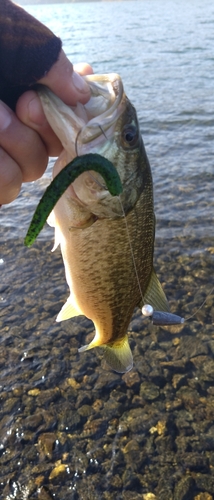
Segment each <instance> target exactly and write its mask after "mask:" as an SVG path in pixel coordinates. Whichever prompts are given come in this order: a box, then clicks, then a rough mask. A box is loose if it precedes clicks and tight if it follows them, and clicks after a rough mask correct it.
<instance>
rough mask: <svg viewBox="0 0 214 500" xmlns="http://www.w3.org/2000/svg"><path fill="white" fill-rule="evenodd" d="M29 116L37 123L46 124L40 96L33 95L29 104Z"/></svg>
mask: <svg viewBox="0 0 214 500" xmlns="http://www.w3.org/2000/svg"><path fill="white" fill-rule="evenodd" d="M28 118H29V120H30V121H31V122H32V123H34V124H36V125H43V124H44V113H43V111H42V105H41V103H40V100H39V99H38V97H33V99H31V101H30V102H29V104H28Z"/></svg>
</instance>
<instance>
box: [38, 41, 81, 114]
mask: <svg viewBox="0 0 214 500" xmlns="http://www.w3.org/2000/svg"><path fill="white" fill-rule="evenodd" d="M38 83H42V84H43V85H47V87H49V88H50V89H51V90H52V91H53V92H54V93H55V94H56V95H57V96H58V97H60V99H62V100H63V102H65V103H66V104H68V105H70V106H75V105H76V103H77V102H78V101H79V102H81V103H82V104H85V103H86V102H88V100H89V99H90V89H89V86H88V84H87V83H86V81H85V80H84V79H83V78H82V77H81V76H80V75H79V74H78V73H76V72H75V71H74V69H73V64H72V63H71V62H70V61H69V59H68V58H67V57H66V55H65V53H64V52H63V50H61V52H60V55H59V59H58V60H57V61H56V63H55V64H54V65H53V66H52V68H51V69H50V71H48V73H47V74H46V75H45V76H44V77H43V78H41V79H40V80H39V82H38Z"/></svg>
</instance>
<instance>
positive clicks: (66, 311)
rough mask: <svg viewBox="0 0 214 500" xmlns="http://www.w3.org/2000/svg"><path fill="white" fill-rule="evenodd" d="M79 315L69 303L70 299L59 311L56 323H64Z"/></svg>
mask: <svg viewBox="0 0 214 500" xmlns="http://www.w3.org/2000/svg"><path fill="white" fill-rule="evenodd" d="M80 315H81V313H80V312H79V311H78V310H77V309H76V307H74V306H73V305H72V303H71V299H70V297H68V300H67V301H66V302H65V304H64V305H63V306H62V309H61V311H60V312H59V314H58V316H57V318H56V321H57V322H59V321H65V320H66V319H70V318H74V317H75V316H80Z"/></svg>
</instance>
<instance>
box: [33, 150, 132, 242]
mask: <svg viewBox="0 0 214 500" xmlns="http://www.w3.org/2000/svg"><path fill="white" fill-rule="evenodd" d="M87 170H94V171H95V172H98V173H99V174H100V175H102V177H103V178H104V181H105V183H106V186H107V188H108V190H109V192H110V194H111V195H112V196H119V195H120V194H121V193H122V191H123V187H122V184H121V180H120V177H119V175H118V173H117V170H116V168H115V167H114V165H113V164H112V163H111V162H110V161H109V160H107V159H106V158H104V157H103V156H101V155H99V154H97V153H89V154H85V155H82V156H77V157H76V158H74V160H72V161H71V162H70V163H68V165H66V166H65V167H64V168H63V169H62V170H61V171H60V172H59V174H58V175H57V176H56V177H55V178H54V179H53V181H52V182H51V184H50V185H49V186H48V188H47V189H46V191H45V192H44V194H43V196H42V198H41V200H40V202H39V204H38V205H37V208H36V210H35V213H34V215H33V218H32V220H31V223H30V226H29V228H28V231H27V234H26V236H25V239H24V244H25V245H26V246H27V247H30V246H31V245H32V244H33V243H34V241H35V239H36V238H37V236H38V234H39V233H40V231H41V230H42V228H43V227H44V225H45V222H46V219H47V217H48V216H49V214H50V213H51V211H52V210H53V208H54V206H55V205H56V203H57V201H58V200H59V199H60V197H61V196H62V195H63V193H64V192H65V191H66V189H67V188H68V187H69V186H70V184H72V182H74V181H75V179H76V178H77V177H78V176H79V175H80V174H82V173H83V172H86V171H87Z"/></svg>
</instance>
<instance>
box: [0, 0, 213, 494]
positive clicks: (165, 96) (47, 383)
mask: <svg viewBox="0 0 214 500" xmlns="http://www.w3.org/2000/svg"><path fill="white" fill-rule="evenodd" d="M27 10H29V11H30V12H31V13H32V14H33V15H35V16H36V17H37V18H39V19H40V20H41V21H43V22H44V23H46V24H47V25H48V26H49V27H50V28H51V29H52V30H53V31H54V32H55V33H56V34H58V35H59V36H60V37H61V38H62V40H63V43H64V49H65V51H66V53H67V54H69V57H70V58H71V60H72V62H74V63H75V62H81V61H88V62H89V63H90V64H92V66H93V67H94V71H95V72H97V73H104V72H118V73H119V74H120V75H121V76H122V79H123V82H124V86H125V90H126V93H127V95H128V97H129V98H130V99H131V101H132V102H133V104H134V105H135V107H136V109H137V113H138V117H139V121H140V126H141V131H142V135H143V139H144V142H145V146H146V150H147V153H148V157H149V160H150V163H151V167H152V172H153V181H154V193H155V212H156V219H157V230H156V248H155V268H156V270H157V273H158V275H159V277H160V280H161V282H162V283H163V286H164V289H165V291H166V293H167V296H168V298H169V302H170V306H171V310H172V311H173V312H176V313H178V314H182V315H183V316H184V317H188V316H190V315H191V314H192V313H194V312H195V311H196V310H197V308H198V307H199V306H200V305H201V304H202V303H203V301H204V300H205V298H206V297H207V295H208V293H209V292H210V290H211V288H212V286H213V268H214V238H213V205H214V202H213V188H214V169H213V163H214V159H213V158H214V114H213V107H214V106H213V94H214V92H213V82H214V70H213V63H214V53H213V47H214V4H213V2H212V1H211V0H205V1H204V2H199V1H198V0H194V1H193V0H189V1H188V2H186V1H184V0H181V1H180V2H173V1H171V0H144V1H138V0H136V1H126V2H117V1H115V2H101V3H99V2H95V3H77V4H60V5H57V4H54V5H43V6H41V5H40V6H29V7H27ZM51 169H52V163H50V166H49V168H48V170H47V173H46V174H45V175H44V177H43V178H42V179H41V180H40V181H38V182H36V183H33V184H30V185H26V186H25V187H24V188H23V190H22V193H21V195H20V196H19V198H18V199H17V200H16V201H15V202H14V203H13V204H11V205H10V206H8V207H3V208H2V209H1V214H0V217H1V229H0V231H1V247H0V272H1V282H0V326H1V339H0V342H1V360H0V368H1V379H0V391H1V392H0V397H1V407H0V416H1V418H0V422H1V423H0V470H1V477H0V495H1V496H0V498H2V499H3V500H5V499H12V498H17V499H34V498H38V499H40V500H41V499H42V500H48V499H51V498H56V499H62V500H66V499H74V500H76V499H77V500H78V499H83V500H90V499H93V500H94V499H101V498H103V499H115V498H116V499H118V500H120V499H125V500H126V499H128V500H129V499H137V500H138V499H143V500H149V499H150V500H153V499H158V500H159V499H160V500H162V499H163V500H166V499H167V500H168V499H175V500H188V499H190V500H191V499H197V500H199V499H200V500H211V499H212V498H214V475H213V467H214V451H213V450H214V427H213V418H214V361H213V353H214V333H213V319H214V306H213V298H214V293H213V292H211V293H210V295H209V296H208V298H207V301H206V303H205V304H204V306H203V307H202V308H201V309H200V310H199V311H197V313H196V315H195V317H194V318H192V319H190V320H188V321H187V322H186V323H185V324H184V326H182V327H181V328H179V329H177V330H175V329H174V330H173V331H167V330H163V329H160V328H155V327H151V325H148V324H146V323H145V324H143V323H142V320H141V316H140V312H139V311H136V314H135V315H134V316H133V321H132V323H131V326H130V330H131V333H130V337H131V346H132V350H133V354H134V369H133V370H132V371H131V372H130V373H128V374H126V375H123V376H121V375H119V374H115V373H113V372H111V370H109V369H108V367H107V366H105V365H104V363H103V361H102V353H100V352H95V351H90V352H88V353H83V354H81V355H80V354H78V351H77V349H78V347H79V346H80V345H81V344H84V343H86V341H87V338H88V337H90V335H91V333H92V330H93V326H92V324H91V323H90V322H89V321H88V320H87V319H84V318H81V319H79V318H75V319H74V320H72V321H69V322H65V323H64V324H63V325H59V324H56V323H55V318H56V315H57V313H58V311H59V309H60V307H61V306H62V304H63V302H64V301H65V299H66V297H67V294H68V290H67V286H66V283H65V278H64V270H63V266H62V261H61V257H60V254H59V253H57V252H55V254H51V253H50V250H51V247H52V239H53V233H52V230H51V228H48V227H46V228H45V229H44V230H43V232H42V233H41V235H40V237H39V238H38V241H37V242H36V243H35V245H34V246H33V247H32V249H26V248H24V246H23V238H24V235H25V233H26V230H27V227H28V223H29V221H30V218H31V216H32V214H33V211H34V208H35V206H36V204H37V202H38V200H39V198H40V197H41V194H42V192H43V191H44V189H45V187H46V185H47V184H48V182H49V180H50V175H51Z"/></svg>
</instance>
